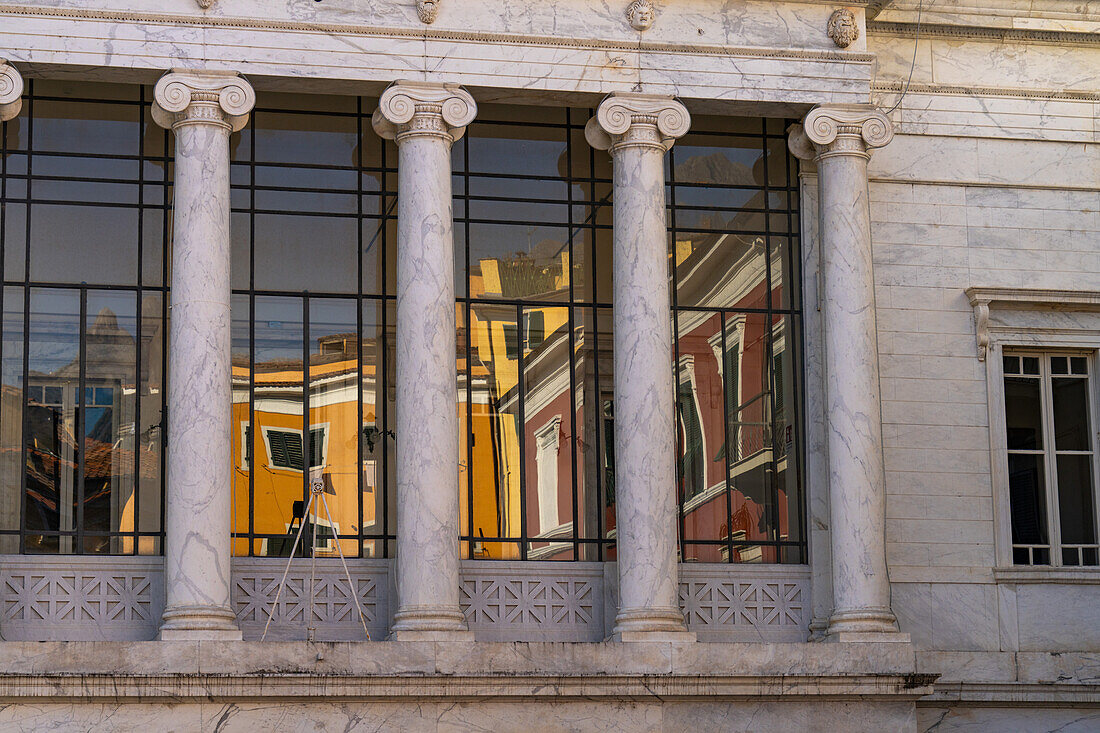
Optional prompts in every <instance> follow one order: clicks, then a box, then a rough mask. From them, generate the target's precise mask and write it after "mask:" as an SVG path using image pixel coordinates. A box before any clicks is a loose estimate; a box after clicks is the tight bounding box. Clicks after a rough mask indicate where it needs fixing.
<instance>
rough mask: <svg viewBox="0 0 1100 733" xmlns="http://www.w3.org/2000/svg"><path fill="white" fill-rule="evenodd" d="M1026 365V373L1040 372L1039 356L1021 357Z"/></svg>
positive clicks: (1035, 373) (1036, 373)
mask: <svg viewBox="0 0 1100 733" xmlns="http://www.w3.org/2000/svg"><path fill="white" fill-rule="evenodd" d="M1021 361H1022V362H1023V365H1024V374H1034V375H1036V376H1038V374H1039V357H1037V356H1025V357H1023V358H1022V359H1021Z"/></svg>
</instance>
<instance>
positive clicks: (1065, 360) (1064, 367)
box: [1050, 356, 1069, 374]
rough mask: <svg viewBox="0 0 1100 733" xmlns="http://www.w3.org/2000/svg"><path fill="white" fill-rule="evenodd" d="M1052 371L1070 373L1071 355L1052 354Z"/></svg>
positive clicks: (1052, 372) (1054, 372)
mask: <svg viewBox="0 0 1100 733" xmlns="http://www.w3.org/2000/svg"><path fill="white" fill-rule="evenodd" d="M1050 373H1051V374H1069V357H1067V356H1052V357H1050Z"/></svg>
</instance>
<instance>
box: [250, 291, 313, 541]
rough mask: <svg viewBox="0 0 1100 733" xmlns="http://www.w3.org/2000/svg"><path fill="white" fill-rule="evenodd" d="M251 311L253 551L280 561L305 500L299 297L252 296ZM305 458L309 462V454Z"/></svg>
mask: <svg viewBox="0 0 1100 733" xmlns="http://www.w3.org/2000/svg"><path fill="white" fill-rule="evenodd" d="M254 308H255V325H254V328H255V336H254V338H255V345H254V356H253V358H254V363H255V370H254V372H253V381H254V385H253V395H252V399H253V401H254V404H253V419H254V423H253V425H252V426H251V428H250V430H249V432H250V434H251V441H252V456H253V464H254V466H253V472H254V475H253V477H252V485H253V491H254V495H253V498H252V505H253V527H254V531H255V532H256V534H257V535H262V536H265V537H263V539H261V540H260V542H259V545H260V546H259V547H258V548H256V552H257V554H259V555H266V556H283V557H286V556H288V555H289V554H290V551H291V548H292V546H293V544H294V536H295V535H296V534H297V532H298V529H299V527H300V526H301V523H302V521H303V514H304V502H305V499H306V476H304V475H303V468H304V464H305V457H306V455H307V448H306V446H304V445H303V441H302V435H303V424H302V409H303V380H302V376H303V375H302V350H303V339H304V333H303V324H302V299H301V298H293V297H278V296H257V297H256V299H255V305H254ZM311 437H313V436H311ZM315 440H316V438H314V440H313V441H311V443H314V442H315ZM312 447H313V446H312V445H311V446H310V448H312ZM308 455H309V457H310V459H311V464H312V463H313V460H312V459H314V458H315V457H316V455H315V450H308Z"/></svg>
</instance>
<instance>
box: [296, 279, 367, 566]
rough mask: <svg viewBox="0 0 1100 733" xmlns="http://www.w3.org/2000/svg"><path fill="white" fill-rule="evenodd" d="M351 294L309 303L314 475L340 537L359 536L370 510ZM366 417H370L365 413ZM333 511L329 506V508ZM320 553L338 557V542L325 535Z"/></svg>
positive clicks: (352, 550) (319, 510) (322, 515)
mask: <svg viewBox="0 0 1100 733" xmlns="http://www.w3.org/2000/svg"><path fill="white" fill-rule="evenodd" d="M357 310H358V307H357V304H356V302H355V301H354V300H350V299H347V300H345V299H322V298H313V299H311V300H310V302H309V341H310V345H309V354H310V355H309V424H310V434H311V435H312V436H313V438H312V441H313V444H312V451H313V454H312V456H311V460H310V480H311V481H321V482H322V485H323V486H324V491H325V494H324V497H323V498H324V502H323V503H322V504H321V505H320V506H316V502H317V501H318V500H319V499H320V498H321V497H318V498H317V499H315V500H314V502H315V509H316V511H315V516H316V517H318V521H319V522H320V523H321V524H322V525H323V526H326V527H329V528H330V529H331V530H332V532H333V533H334V534H335V535H337V536H344V535H352V536H355V537H357V536H358V535H359V534H360V529H361V527H362V524H363V522H362V521H361V520H360V516H361V514H363V513H365V506H363V504H365V503H366V502H365V501H361V499H368V498H369V499H372V498H373V492H371V494H370V495H368V496H367V497H363V496H362V494H361V492H360V490H359V474H360V469H359V467H358V464H359V436H360V434H361V432H362V426H361V425H360V424H359V382H360V378H359V338H360V337H359V330H358V329H359V325H358V315H357V313H356V311H357ZM364 417H365V416H364ZM326 510H327V511H326ZM315 548H316V549H315V552H316V554H317V556H318V557H337V556H338V554H339V553H338V551H337V547H336V543H335V541H334V540H333V539H332V538H331V537H330V538H328V539H323V538H322V537H321V535H320V534H319V535H318V537H317V542H316V543H315ZM339 549H340V550H342V551H343V554H344V555H345V556H348V555H350V556H352V557H354V556H355V555H356V552H357V551H358V549H359V543H358V540H357V539H344V540H340V548H339Z"/></svg>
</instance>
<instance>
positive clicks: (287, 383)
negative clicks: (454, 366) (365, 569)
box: [233, 360, 382, 557]
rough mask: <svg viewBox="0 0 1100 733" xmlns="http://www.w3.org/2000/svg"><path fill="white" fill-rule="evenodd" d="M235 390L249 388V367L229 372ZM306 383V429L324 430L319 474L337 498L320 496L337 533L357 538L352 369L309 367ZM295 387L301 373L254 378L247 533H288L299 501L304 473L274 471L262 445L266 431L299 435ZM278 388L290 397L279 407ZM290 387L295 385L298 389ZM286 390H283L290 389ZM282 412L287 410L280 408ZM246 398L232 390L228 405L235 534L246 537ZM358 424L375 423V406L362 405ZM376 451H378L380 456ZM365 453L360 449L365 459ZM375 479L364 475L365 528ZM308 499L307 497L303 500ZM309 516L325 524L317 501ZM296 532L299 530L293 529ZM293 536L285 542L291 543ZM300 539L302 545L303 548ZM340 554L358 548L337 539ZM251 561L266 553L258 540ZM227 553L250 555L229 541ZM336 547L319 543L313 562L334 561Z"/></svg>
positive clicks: (346, 364) (240, 543)
mask: <svg viewBox="0 0 1100 733" xmlns="http://www.w3.org/2000/svg"><path fill="white" fill-rule="evenodd" d="M367 371H368V377H370V376H372V372H373V369H370V368H368V370H367ZM233 378H234V384H235V385H240V386H242V387H243V386H244V385H247V384H248V369H247V367H234V368H233ZM310 379H311V382H313V385H314V386H313V388H312V389H311V392H310V411H309V413H310V414H309V419H310V426H311V428H312V429H317V428H319V427H322V426H324V427H325V430H326V440H325V448H324V449H323V457H322V458H323V466H322V467H321V469H320V470H321V473H322V475H324V476H327V477H328V479H329V480H330V481H331V485H332V489H333V490H334V491H335V492H336V493H335V495H333V494H326V495H325V500H326V501H327V503H328V511H329V513H331V515H332V521H333V523H335V525H336V527H337V528H338V530H339V532H340V533H342V534H357V533H358V532H359V499H358V492H359V483H358V471H359V468H358V463H359V447H358V442H357V441H358V436H359V435H360V428H359V425H358V423H359V406H358V393H357V389H356V388H357V379H358V370H357V366H356V363H355V361H354V360H350V361H347V360H345V361H337V362H333V363H330V364H324V365H320V366H311V367H310ZM301 384H302V373H301V372H300V371H284V372H265V373H258V374H257V375H256V385H255V392H256V397H255V403H256V406H255V419H256V425H255V426H254V428H253V429H252V431H251V435H252V455H253V456H254V461H253V462H254V471H255V479H254V481H253V484H254V490H255V496H254V499H253V509H252V515H253V518H254V520H253V521H254V527H253V530H254V531H255V532H256V533H257V534H273V535H282V536H287V535H288V532H289V530H288V527H289V525H290V524H291V522H292V518H293V507H294V502H295V501H302V500H303V484H302V472H301V471H299V470H296V469H292V468H284V467H281V466H276V465H273V463H272V459H271V456H270V455H268V448H267V444H266V442H265V440H264V430H265V429H269V430H270V429H275V430H286V431H293V432H295V433H298V434H300V433H301V431H302V416H301V403H300V400H301ZM276 385H278V386H279V387H283V388H284V394H287V395H288V397H287V398H286V401H283V402H281V404H280V400H279V399H278V393H277V392H276V391H275V388H276ZM291 385H296V388H294V387H292V386H291ZM288 387H289V388H288ZM292 400H299V403H298V404H297V406H296V407H297V414H294V409H293V407H291V401H292ZM280 406H285V407H287V408H288V409H286V411H285V412H284V411H282V410H280V409H278V408H279V407H280ZM248 412H249V404H248V392H247V389H235V390H234V404H233V466H234V478H233V531H234V532H235V533H241V534H246V533H247V532H248V529H249V527H248V510H249V496H248V482H249V474H250V467H249V466H248V461H247V460H246V456H245V455H244V453H243V451H244V445H245V443H244V435H245V431H244V427H245V426H246V425H248ZM363 421H364V422H365V423H367V424H373V423H374V421H375V416H374V406H373V405H370V404H364V405H363ZM381 449H382V448H379V450H381ZM303 451H304V452H305V454H306V455H305V457H304V460H305V461H306V462H307V463H308V461H309V453H308V440H306V441H303ZM366 454H367V450H366V448H365V447H364V455H366ZM364 465H365V467H368V468H370V469H373V468H374V467H375V465H376V462H374V461H371V460H369V459H368V460H365V461H364ZM377 484H378V480H377V477H376V476H375V475H374V473H373V470H371V471H369V472H366V475H365V476H364V489H365V490H366V493H365V494H364V501H363V523H364V524H365V525H366V526H368V527H370V526H371V525H372V524H373V523H374V520H375V501H374V496H375V494H374V491H375V490H376V488H377ZM307 498H308V497H307ZM310 516H311V517H312V516H316V517H318V523H319V524H321V525H327V524H328V517H327V515H326V512H325V508H324V506H323V505H321V504H320V501H319V500H318V501H317V502H315V506H314V507H313V508H312V509H311V511H310ZM294 531H295V532H296V531H297V524H295V527H294ZM292 540H293V537H291V541H292ZM304 541H305V540H304V539H303V542H304ZM340 542H341V549H342V550H343V552H344V554H345V555H351V556H356V555H358V550H357V548H356V541H355V540H351V539H344V540H341V541H340ZM252 550H253V552H254V553H255V554H266V553H265V548H264V541H263V540H260V539H257V540H255V544H254V546H253V548H252ZM233 554H234V555H246V554H248V540H247V539H244V538H238V539H234V541H233ZM336 554H337V552H336V547H335V545H334V544H333V545H332V546H331V547H329V548H327V549H326V547H325V544H324V542H323V541H322V542H320V543H319V549H318V552H317V555H318V556H319V557H320V556H335V555H336Z"/></svg>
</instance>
